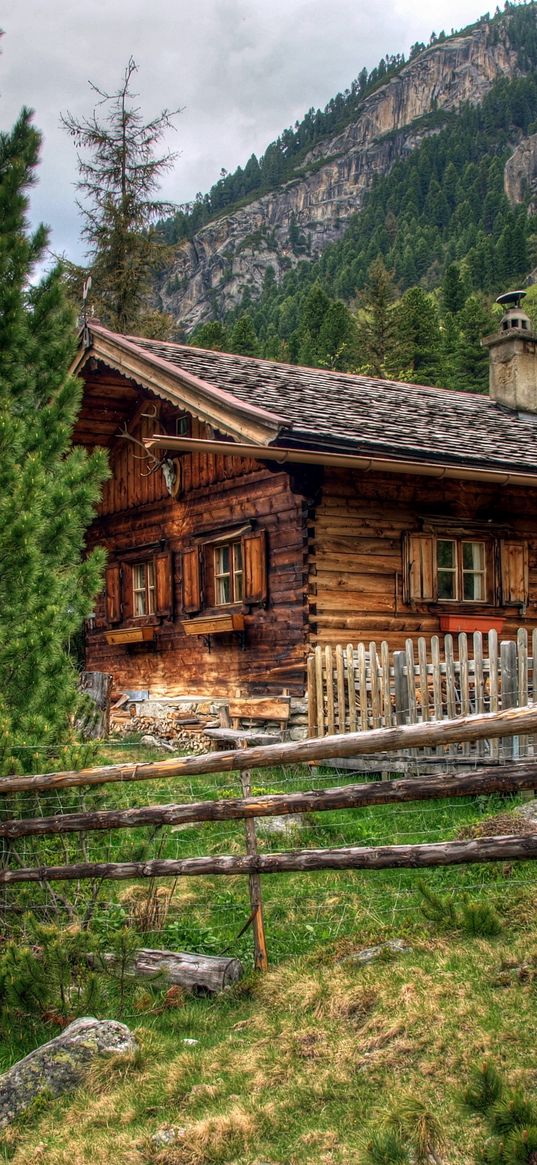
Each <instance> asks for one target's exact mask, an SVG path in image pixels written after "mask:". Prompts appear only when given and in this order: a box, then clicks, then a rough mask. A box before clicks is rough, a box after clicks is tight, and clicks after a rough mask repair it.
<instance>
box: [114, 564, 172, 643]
mask: <svg viewBox="0 0 537 1165" xmlns="http://www.w3.org/2000/svg"><path fill="white" fill-rule="evenodd" d="M139 553H140V552H139V551H138V554H139ZM135 554H136V551H135V550H134V551H132V552H130V553H129V552H125V556H124V558H122V559H121V560H120V561H116V562H111V563H110V564H109V565H108V566H107V568H106V588H105V598H106V621H107V623H108V624H111V625H113V624H118V623H125V622H129V621H130V620H132V619H143V618H151V617H153V620H154V621H155V619H156V617H157V616H161V617H163V618H170V617H172V616H173V605H174V582H173V562H172V555H171V553H170V552H169V551H168V550H163V551H162V552H161V553H159V554H153V555H152V556H149V555H147V557H146V558H142V559H140V558H138V559H136V558H135Z"/></svg>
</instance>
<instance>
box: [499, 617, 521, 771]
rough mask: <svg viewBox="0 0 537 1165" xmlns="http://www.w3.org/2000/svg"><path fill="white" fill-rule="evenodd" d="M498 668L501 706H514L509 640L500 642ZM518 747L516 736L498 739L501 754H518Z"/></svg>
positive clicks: (514, 673)
mask: <svg viewBox="0 0 537 1165" xmlns="http://www.w3.org/2000/svg"><path fill="white" fill-rule="evenodd" d="M500 668H501V686H502V708H516V706H517V703H518V698H517V696H518V693H517V659H516V644H515V643H512V642H511V641H510V640H509V641H507V642H503V643H501V644H500ZM518 748H519V744H518V737H503V738H502V740H501V741H500V749H501V752H502V755H503V756H504V757H506V758H510V757H513V756H518Z"/></svg>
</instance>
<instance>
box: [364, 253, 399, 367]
mask: <svg viewBox="0 0 537 1165" xmlns="http://www.w3.org/2000/svg"><path fill="white" fill-rule="evenodd" d="M394 298H395V290H394V286H393V279H392V276H391V274H390V272H389V271H387V269H386V267H385V265H384V262H383V260H382V259H375V261H374V262H373V263H372V264H371V266H370V268H369V270H368V273H367V283H366V285H365V288H364V290H363V292H362V295H361V296H360V308H361V310H360V313H359V317H358V358H359V362H360V366H361V367H362V368H363V370H364V372H368V373H369V375H371V376H381V377H385V376H389V375H390V374H393V373H394V372H395V367H394V365H395V364H396V363H397V360H396V357H395V348H396V318H395V315H394V312H393V307H392V304H393V300H394Z"/></svg>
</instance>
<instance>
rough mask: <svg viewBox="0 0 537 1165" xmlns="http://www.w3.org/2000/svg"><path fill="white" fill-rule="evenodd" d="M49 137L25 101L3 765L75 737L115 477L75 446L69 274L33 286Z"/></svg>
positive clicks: (8, 184) (0, 428) (6, 475)
mask: <svg viewBox="0 0 537 1165" xmlns="http://www.w3.org/2000/svg"><path fill="white" fill-rule="evenodd" d="M39 144H40V139H39V135H38V133H37V132H36V131H35V129H34V128H33V127H32V125H31V119H30V114H29V113H28V111H26V110H24V111H23V112H22V114H21V116H20V118H19V120H18V122H17V124H16V125H15V127H14V129H13V131H12V132H11V133H1V134H0V561H1V563H2V570H1V572H0V773H2V772H3V771H4V772H5V771H6V769H8V768H9V767H11V765H12V764H13V752H12V751H11V750H12V748H13V746H14V745H17V746H22V748H21V749H20V752H19V753H18V756H19V764H18V766H17V767H29V768H30V767H32V765H33V764H34V763H35V761H34V759H33V757H32V751H31V750H32V747H33V746H35V745H40V746H42V745H52V744H57V743H58V742H59V741H61V740H62V739H63V738H65V737H66V735H67V732H68V728H69V722H70V718H71V716H72V714H73V711H74V709H75V707H76V700H77V697H76V671H75V668H74V664H73V661H72V659H71V657H70V655H69V652H68V646H69V639H70V637H72V636H73V635H75V634H76V633H77V631H78V630H79V628H80V626H81V622H82V619H83V618H84V616H86V615H88V614H89V612H90V610H91V606H92V600H93V597H94V595H95V593H96V590H97V589H98V587H99V583H100V575H101V570H102V565H103V557H102V554H101V552H100V551H97V552H94V553H93V554H90V555H89V556H88V557H86V558H85V559H82V551H83V542H84V530H85V528H86V526H87V524H88V523H89V521H90V520H91V518H92V516H93V512H94V507H95V505H96V502H97V500H98V497H99V494H100V488H101V485H102V482H103V480H104V478H105V477H106V473H107V470H106V460H105V455H104V453H101V452H98V453H95V454H93V455H92V456H88V454H87V453H86V451H85V450H83V449H81V448H72V446H71V434H72V430H73V425H74V422H75V420H76V417H77V414H78V411H79V408H80V400H81V391H82V389H81V383H80V382H79V381H77V380H75V379H74V378H72V377H70V376H69V375H68V368H69V365H70V362H71V360H72V357H73V355H74V349H75V345H76V335H75V329H74V320H73V317H72V314H71V311H70V309H69V307H68V306H67V304H66V301H65V296H64V291H63V287H62V281H61V274H60V272H59V271H57V270H56V271H54V272H52V273H51V274H50V275H48V276H47V277H46V278H45V279H43V280H42V282H41V283H39V284H38V285H35V286H31V275H32V270H33V268H34V266H35V264H36V263H37V262H38V261H39V260H40V259H42V257H43V254H44V251H45V248H46V244H47V233H46V231H45V230H44V228H42V227H40V228H39V229H38V230H37V231H36V232H35V234H34V235H33V236H31V235H29V234H28V230H27V223H26V211H27V202H28V198H27V190H28V187H29V186H30V185H31V183H32V182H33V181H34V176H35V168H36V165H37V160H38V153H39Z"/></svg>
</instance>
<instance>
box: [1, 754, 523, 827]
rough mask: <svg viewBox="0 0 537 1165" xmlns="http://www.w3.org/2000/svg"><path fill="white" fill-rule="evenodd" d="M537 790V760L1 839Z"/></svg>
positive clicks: (104, 812) (57, 817)
mask: <svg viewBox="0 0 537 1165" xmlns="http://www.w3.org/2000/svg"><path fill="white" fill-rule="evenodd" d="M524 789H537V761H534V760H532V761H517V762H515V763H511V764H509V765H505V766H502V767H501V768H499V767H498V766H497V765H493V766H488V767H487V766H485V767H484V768H480V769H473V770H472V771H471V772H466V773H464V772H460V773H457V774H449V775H446V774H442V775H441V776H435V777H410V778H405V779H403V780H399V781H396V780H384V781H369V782H367V783H362V784H358V785H342V786H338V787H336V788H333V789H313V790H308V791H304V792H299V793H272V794H269V795H264V796H257V797H233V798H229V799H226V800H224V801H193V802H191V803H190V804H179V805H148V806H144V807H143V808H140V809H101V810H91V811H87V812H83V813H56V814H54V815H53V816H51V817H26V818H14V819H12V820H10V821H1V822H0V837H7V838H11V839H14V838H19V837H40V836H44V835H50V834H62V835H63V834H66V833H81V832H85V831H86V830H90V829H134V828H139V827H141V826H149V825H151V826H155V825H157V826H158V825H160V826H165V825H179V824H183V825H184V824H194V823H196V822H205V821H232V820H241V819H246V820H249V819H251V818H255V817H279V816H281V815H286V814H294V813H317V812H326V811H328V810H330V809H359V808H361V807H364V806H367V805H387V804H399V803H402V802H405V801H432V800H439V799H441V798H444V797H471V796H481V794H485V793H502V794H503V793H505V794H509V793H519V792H520V791H521V790H524Z"/></svg>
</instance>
